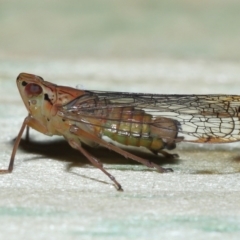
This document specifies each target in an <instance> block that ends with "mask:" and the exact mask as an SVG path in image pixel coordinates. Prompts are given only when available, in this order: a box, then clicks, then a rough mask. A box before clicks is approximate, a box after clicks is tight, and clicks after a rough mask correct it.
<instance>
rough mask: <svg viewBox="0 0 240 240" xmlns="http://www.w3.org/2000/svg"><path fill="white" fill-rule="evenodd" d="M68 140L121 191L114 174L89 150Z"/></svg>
mask: <svg viewBox="0 0 240 240" xmlns="http://www.w3.org/2000/svg"><path fill="white" fill-rule="evenodd" d="M68 142H69V144H70V145H71V146H72V147H73V148H75V149H77V150H79V151H80V152H81V153H82V154H83V155H84V156H85V157H86V158H87V159H88V160H89V161H90V162H91V163H92V164H93V166H94V167H96V168H99V169H100V170H101V171H102V172H103V173H105V174H106V175H107V176H108V177H109V178H110V179H111V180H112V181H113V182H114V183H115V187H116V189H117V190H118V191H123V189H122V186H121V185H120V183H119V182H118V181H117V180H116V179H115V177H114V176H112V175H111V174H110V173H109V172H107V171H106V170H105V169H104V167H103V164H102V163H101V162H100V161H99V160H98V159H97V158H95V157H93V156H92V155H91V154H90V153H89V152H87V151H86V150H85V149H84V148H83V147H82V146H81V145H79V144H77V143H76V142H74V141H71V140H69V141H68Z"/></svg>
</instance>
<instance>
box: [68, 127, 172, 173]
mask: <svg viewBox="0 0 240 240" xmlns="http://www.w3.org/2000/svg"><path fill="white" fill-rule="evenodd" d="M70 132H71V133H73V134H76V135H78V136H82V137H86V138H88V139H90V140H92V141H94V142H96V143H98V144H99V145H101V146H103V147H106V148H108V149H110V150H112V151H115V152H117V153H119V154H121V155H122V156H124V157H125V158H130V159H132V160H135V161H137V162H140V163H142V164H143V165H145V166H147V167H149V168H156V169H157V170H158V171H159V172H161V173H163V172H173V170H172V169H171V168H163V167H161V166H159V165H157V164H155V163H153V162H151V161H149V160H146V159H144V158H141V157H138V156H136V155H134V154H131V153H129V152H127V151H124V150H123V149H121V148H119V147H117V146H114V145H112V144H110V143H108V142H106V141H104V140H102V139H101V138H99V137H97V136H95V135H93V134H91V133H89V132H86V131H84V130H82V129H81V128H78V127H76V126H71V127H70Z"/></svg>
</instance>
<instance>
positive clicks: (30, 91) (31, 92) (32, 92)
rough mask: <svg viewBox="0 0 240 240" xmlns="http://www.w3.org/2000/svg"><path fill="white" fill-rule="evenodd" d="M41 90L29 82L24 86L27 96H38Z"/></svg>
mask: <svg viewBox="0 0 240 240" xmlns="http://www.w3.org/2000/svg"><path fill="white" fill-rule="evenodd" d="M42 91H43V90H42V88H41V87H40V86H39V85H37V84H35V83H29V84H27V85H26V87H25V92H26V94H27V95H28V96H29V97H33V96H38V95H39V94H41V93H42Z"/></svg>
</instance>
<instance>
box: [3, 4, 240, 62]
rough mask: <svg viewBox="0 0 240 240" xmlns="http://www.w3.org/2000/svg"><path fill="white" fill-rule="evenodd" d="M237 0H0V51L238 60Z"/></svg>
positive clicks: (239, 9)
mask: <svg viewBox="0 0 240 240" xmlns="http://www.w3.org/2000/svg"><path fill="white" fill-rule="evenodd" d="M239 12H240V2H239V1H238V0H229V1H225V0H211V1H209V0H203V1H189V0H182V1H177V0H148V1H145V0H138V1H112V0H92V1H88V0H69V1H63V0H43V1H36V0H22V1H16V0H10V1H9V0H1V1H0V28H1V32H0V39H1V42H0V44H1V45H0V54H1V57H3V56H7V57H14V56H15V57H29V58H38V57H43V58H49V57H51V58H83V57H87V58H89V57H91V58H99V59H102V58H112V57H114V58H153V57H154V58H165V57H167V58H201V59H213V60H233V61H235V60H240V51H238V49H239V42H240V27H239V22H240V14H239Z"/></svg>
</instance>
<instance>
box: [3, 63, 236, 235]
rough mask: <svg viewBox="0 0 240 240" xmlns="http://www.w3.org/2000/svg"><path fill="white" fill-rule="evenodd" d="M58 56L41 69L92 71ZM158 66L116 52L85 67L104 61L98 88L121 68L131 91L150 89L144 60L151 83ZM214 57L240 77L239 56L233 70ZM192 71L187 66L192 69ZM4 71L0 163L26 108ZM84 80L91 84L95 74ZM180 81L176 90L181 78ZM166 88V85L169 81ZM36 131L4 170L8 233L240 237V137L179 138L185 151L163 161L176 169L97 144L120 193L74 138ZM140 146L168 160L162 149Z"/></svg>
mask: <svg viewBox="0 0 240 240" xmlns="http://www.w3.org/2000/svg"><path fill="white" fill-rule="evenodd" d="M160 63H161V64H160ZM25 64H26V63H24V64H23V65H22V66H21V64H19V69H18V70H20V69H25V68H27V66H28V65H25ZM85 64H86V67H85ZM9 65H10V63H9ZM37 65H38V64H36V66H37ZM54 65H55V68H56V69H58V68H59V69H60V68H61V69H62V70H61V72H58V71H57V70H56V71H52V72H51V73H50V74H49V72H48V70H49V69H51V64H48V63H47V64H46V65H43V64H42V65H41V68H42V70H41V71H44V69H45V71H46V72H48V74H49V77H47V78H46V77H45V76H44V75H42V74H41V75H42V77H44V78H45V79H46V80H48V81H52V82H55V83H58V82H59V83H61V84H62V83H66V84H67V85H72V86H74V85H76V84H77V83H78V82H80V80H82V79H84V76H86V75H84V74H85V73H83V72H81V70H78V72H77V73H75V74H72V75H71V74H70V75H68V77H67V76H65V75H64V71H63V69H68V70H69V69H71V67H73V66H72V64H70V65H69V66H68V65H67V63H66V62H65V63H64V64H63V63H56V62H55V63H54ZM150 65H151V64H150V63H149V62H147V61H146V62H143V61H142V62H139V61H132V62H130V61H128V62H127V63H126V64H124V62H119V65H118V66H117V62H116V61H113V62H112V63H111V62H110V61H107V62H103V63H98V64H97V63H96V61H92V62H91V61H90V60H88V61H86V62H85V61H84V60H82V61H81V68H82V69H93V68H95V69H103V70H102V72H104V77H102V79H101V81H100V83H99V82H98V79H97V75H98V73H96V75H95V74H93V75H92V77H91V84H92V85H94V84H96V85H97V86H96V88H95V89H97V88H98V86H100V87H102V88H103V89H104V88H105V89H107V90H108V86H110V89H114V86H113V85H112V81H113V79H114V77H113V73H115V74H116V73H118V78H119V79H120V78H122V79H123V80H122V82H118V90H119V89H122V88H123V90H125V89H124V88H126V86H125V85H126V83H129V85H131V86H137V87H136V88H137V91H141V89H145V87H144V86H143V88H139V85H138V84H137V83H138V79H139V75H138V71H136V69H142V70H144V71H143V72H144V74H145V76H144V77H145V78H146V79H148V77H147V76H148V75H149V76H151V80H149V81H148V82H147V84H146V88H149V91H152V90H153V91H156V87H154V86H156V85H157V84H158V81H159V79H160V77H159V75H158V74H159V68H157V69H158V70H157V71H156V74H155V75H154V69H152V68H150V67H149V66H150ZM155 65H156V66H157V65H164V66H165V68H170V67H172V68H173V69H179V66H188V67H187V69H189V68H191V70H192V72H197V71H198V69H199V68H201V69H202V76H203V79H204V76H205V75H204V74H203V72H204V70H205V68H206V72H207V73H206V75H208V76H214V73H215V70H214V68H213V70H211V69H210V68H208V67H207V66H208V64H207V63H204V64H198V65H195V64H192V63H187V62H180V63H179V62H178V61H164V60H161V61H160V62H157V63H155ZM214 65H215V68H216V69H221V72H222V75H226V74H231V76H232V80H231V81H232V82H233V84H234V76H237V75H239V72H238V71H239V68H237V67H235V65H232V66H233V67H232V68H233V69H235V71H234V72H233V71H231V73H229V71H228V66H229V65H228V64H227V63H226V64H223V63H220V64H219V66H218V64H217V63H215V64H214ZM60 66H61V67H60ZM113 66H114V69H113ZM146 66H148V67H146ZM194 66H196V69H195V68H194ZM35 68H37V67H35V66H34V67H33V66H31V70H32V71H31V72H33V73H37V74H39V73H38V71H37V69H35ZM126 69H127V70H126ZM41 71H39V72H41ZM89 71H90V70H89ZM121 71H122V72H123V75H122V76H121ZM209 71H210V72H209ZM66 72H67V71H66ZM70 72H72V71H70ZM126 72H127V75H128V76H126ZM179 72H180V73H179V75H183V74H184V71H183V70H181V69H180V70H179ZM188 74H189V71H188V70H187V71H186V73H185V75H188ZM4 75H5V77H1V94H0V95H1V98H2V101H3V104H2V105H1V106H2V107H1V120H0V121H1V126H2V128H1V133H2V134H1V163H0V166H1V168H2V169H3V168H6V167H7V165H8V161H9V157H10V153H11V150H12V146H13V141H12V140H13V138H14V137H15V136H16V135H17V133H18V131H19V128H20V126H21V123H22V121H23V118H24V117H25V116H26V110H25V109H24V106H23V104H22V102H21V100H20V96H19V95H18V93H17V89H16V86H15V79H14V78H12V77H11V74H8V73H7V72H6V73H5V74H4ZM163 75H164V74H163ZM165 75H167V72H165ZM177 75H178V74H177ZM216 75H217V74H216ZM152 76H153V77H152ZM154 76H155V77H154ZM161 76H162V75H161ZM217 76H218V75H217ZM66 78H67V80H66ZM164 78H165V76H162V79H161V86H165V87H166V86H168V78H167V77H166V79H167V80H164ZM179 78H180V77H179ZM59 79H61V81H60V80H59ZM72 79H73V80H72ZM79 79H80V80H79ZM235 80H237V79H236V78H235ZM64 81H66V82H64ZM103 81H104V82H103ZM219 81H220V80H219V78H218V77H216V79H215V80H214V78H212V79H211V85H217V86H218V88H219V91H220V92H223V91H225V92H227V91H229V93H230V89H229V90H227V89H225V87H226V85H225V84H224V83H222V84H220V83H219ZM81 82H82V83H83V84H88V83H89V82H90V81H81ZM203 82H204V80H203ZM93 83H94V84H93ZM198 84H199V86H198V85H195V84H191V81H190V80H189V79H188V78H187V77H186V78H185V80H184V81H183V83H182V84H179V86H180V89H181V90H180V91H182V92H184V91H185V92H191V91H192V92H197V91H198V90H199V92H201V89H200V85H201V84H200V82H198ZM104 86H105V87H104ZM184 86H191V88H190V87H188V88H186V87H184ZM196 86H197V88H199V89H197V88H196ZM205 86H206V84H205ZM172 87H173V89H175V90H176V86H175V85H174V84H172ZM160 89H161V90H162V91H163V92H168V90H167V89H165V88H162V87H160ZM9 92H10V93H11V94H9ZM209 92H212V93H216V90H215V91H213V90H211V89H210V90H209ZM31 134H32V135H31V136H32V142H31V143H30V144H26V142H24V141H23V142H22V144H21V149H22V150H21V149H20V150H19V151H18V152H17V157H16V162H15V168H14V171H13V173H12V174H7V175H2V176H1V179H0V188H1V193H0V194H1V198H0V216H1V225H0V229H1V231H0V238H1V239H4V238H5V236H8V239H32V238H33V236H34V238H35V239H46V238H48V239H49V237H50V238H51V239H66V238H67V239H78V238H80V239H95V238H96V239H107V238H109V239H129V238H131V239H147V238H148V236H149V235H151V239H159V236H160V235H161V239H175V238H178V239H186V238H188V239H190V238H195V239H204V238H206V237H207V238H208V239H219V238H222V239H226V238H228V239H238V238H239V233H240V228H239V226H240V208H239V201H238V199H240V191H239V190H240V175H239V171H240V165H239V159H240V155H239V151H238V150H237V149H238V147H239V144H229V145H217V146H214V145H210V146H204V145H192V144H188V145H187V144H179V146H178V148H177V149H176V150H175V151H174V152H177V153H179V155H180V159H179V160H177V161H169V160H164V161H163V163H165V164H164V166H166V167H171V168H173V169H174V173H168V174H159V173H157V172H155V171H152V170H150V169H147V168H146V167H144V166H142V165H138V164H134V163H133V162H132V161H128V160H125V159H124V158H123V157H121V156H119V155H117V154H115V153H112V152H110V151H108V150H106V149H92V150H90V151H91V153H92V154H94V155H95V156H97V157H99V158H100V159H101V160H102V161H103V163H104V164H105V167H106V169H107V170H108V171H109V172H110V173H111V174H113V175H114V176H115V177H116V178H117V180H118V181H119V182H120V183H121V184H122V186H123V188H124V192H117V191H116V190H115V188H114V187H113V186H112V184H111V182H110V181H109V180H108V178H107V177H106V176H104V175H103V174H102V173H101V172H100V171H99V170H98V169H95V168H93V167H92V166H90V165H89V164H88V162H87V161H86V160H85V159H84V157H83V156H81V155H80V154H79V153H78V152H77V151H74V150H72V149H71V148H70V147H69V146H68V145H67V143H65V142H64V141H58V138H54V139H51V138H49V137H45V136H43V135H41V134H39V133H36V132H34V131H31ZM138 154H140V155H142V156H143V157H146V158H149V159H154V160H155V161H157V162H158V163H159V164H161V158H160V157H159V158H156V157H154V156H152V155H151V154H148V153H138Z"/></svg>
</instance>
